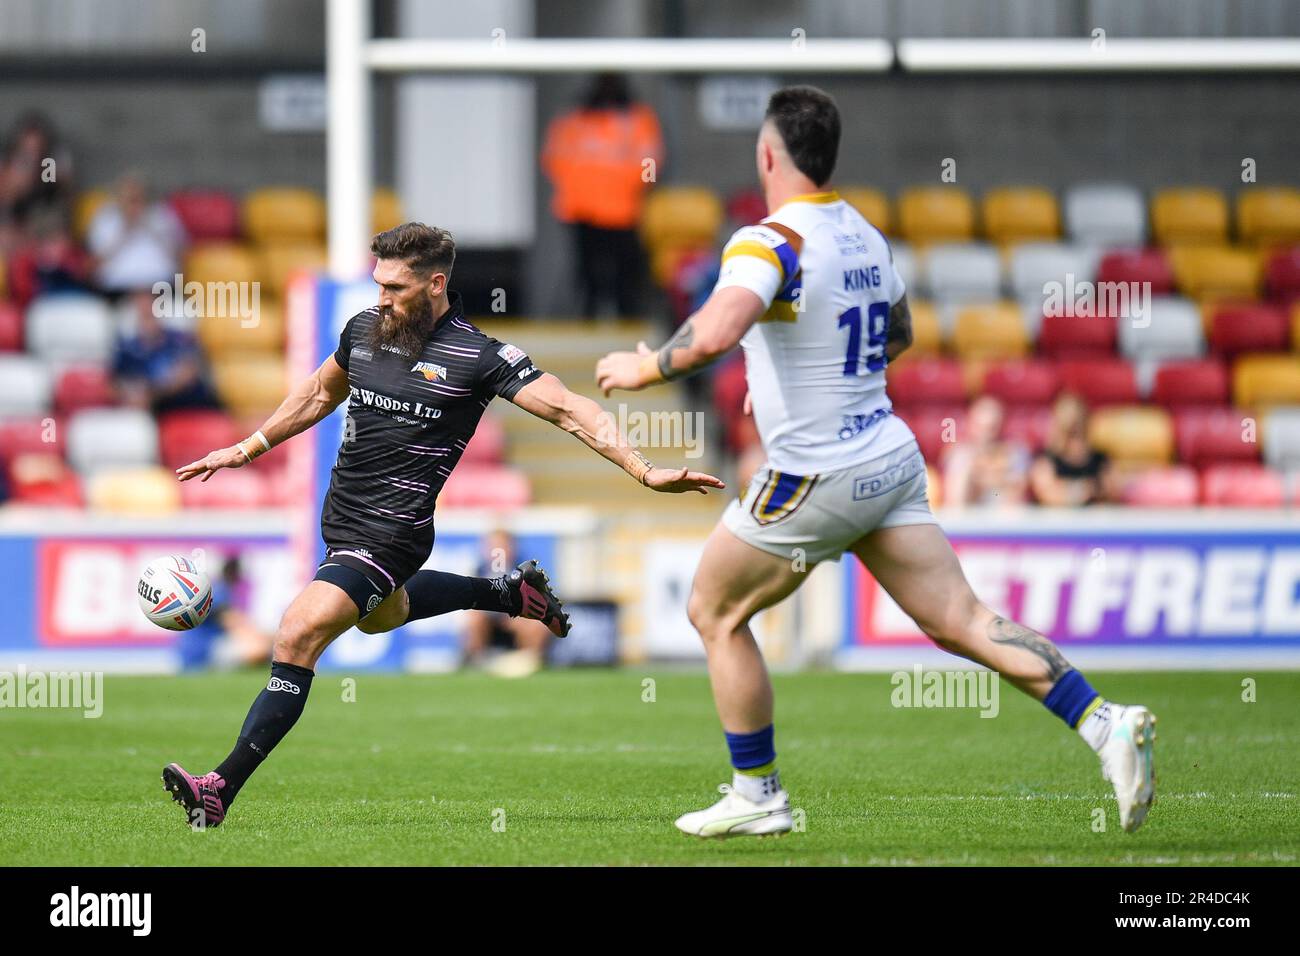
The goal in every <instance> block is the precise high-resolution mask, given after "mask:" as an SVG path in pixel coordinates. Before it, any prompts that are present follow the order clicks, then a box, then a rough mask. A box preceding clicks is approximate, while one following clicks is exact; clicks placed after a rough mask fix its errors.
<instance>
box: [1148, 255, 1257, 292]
mask: <svg viewBox="0 0 1300 956" xmlns="http://www.w3.org/2000/svg"><path fill="white" fill-rule="evenodd" d="M1169 259H1170V262H1171V263H1172V264H1173V268H1174V281H1175V283H1176V284H1177V286H1178V290H1179V291H1180V292H1182V293H1183V294H1184V295H1188V296H1191V297H1192V298H1194V299H1202V300H1204V299H1223V298H1236V299H1255V298H1258V296H1259V284H1260V275H1261V269H1260V261H1259V257H1258V256H1257V255H1256V254H1255V253H1253V252H1251V251H1250V250H1248V249H1235V248H1230V247H1227V246H1204V247H1201V246H1181V247H1177V248H1174V249H1171V250H1169Z"/></svg>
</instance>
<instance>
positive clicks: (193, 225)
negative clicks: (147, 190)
mask: <svg viewBox="0 0 1300 956" xmlns="http://www.w3.org/2000/svg"><path fill="white" fill-rule="evenodd" d="M167 201H168V203H170V205H171V207H172V211H173V212H175V213H176V216H177V218H179V219H180V221H181V225H183V226H184V227H185V232H186V233H188V235H189V237H190V241H191V242H200V241H204V240H224V239H238V238H239V203H238V202H237V201H236V200H235V197H234V196H231V195H230V194H229V193H224V192H221V191H220V190H216V189H183V190H180V191H178V192H174V193H172V194H171V196H170V197H168V199H167Z"/></svg>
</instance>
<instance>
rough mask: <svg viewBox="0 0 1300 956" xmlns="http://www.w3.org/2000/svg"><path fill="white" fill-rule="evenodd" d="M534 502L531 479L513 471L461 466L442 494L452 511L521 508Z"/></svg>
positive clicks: (446, 504) (442, 501) (442, 502)
mask: <svg viewBox="0 0 1300 956" xmlns="http://www.w3.org/2000/svg"><path fill="white" fill-rule="evenodd" d="M531 499H532V489H531V488H530V487H529V485H528V478H527V476H526V475H524V473H523V472H521V471H516V470H515V469H513V468H500V467H494V466H490V465H470V466H469V467H463V466H462V467H458V468H457V469H456V470H455V471H453V472H452V473H451V477H450V478H448V479H447V483H446V484H445V485H443V487H442V493H441V494H439V495H438V504H440V505H443V506H445V507H448V508H519V507H522V506H524V505H526V504H528V502H529V501H530V500H531Z"/></svg>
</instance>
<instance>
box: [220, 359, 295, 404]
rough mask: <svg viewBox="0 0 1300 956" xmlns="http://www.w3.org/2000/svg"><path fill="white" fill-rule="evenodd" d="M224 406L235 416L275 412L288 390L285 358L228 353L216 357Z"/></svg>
mask: <svg viewBox="0 0 1300 956" xmlns="http://www.w3.org/2000/svg"><path fill="white" fill-rule="evenodd" d="M212 377H213V381H214V384H215V385H216V388H217V395H218V396H219V397H220V398H221V403H222V404H223V405H224V406H225V407H226V408H228V409H229V410H230V411H231V412H232V413H234V414H235V415H251V414H255V413H258V412H268V413H269V412H271V411H272V410H274V409H275V408H276V406H278V405H279V404H280V402H282V401H283V400H284V396H285V394H286V392H287V390H288V386H287V377H286V373H285V364H284V358H283V357H282V356H279V355H272V354H268V353H265V352H225V353H223V354H221V355H216V356H213V357H212Z"/></svg>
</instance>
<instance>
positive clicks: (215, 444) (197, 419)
mask: <svg viewBox="0 0 1300 956" xmlns="http://www.w3.org/2000/svg"><path fill="white" fill-rule="evenodd" d="M250 433H251V432H249V431H244V430H242V429H241V428H240V427H239V424H238V423H237V422H236V421H235V420H234V419H233V418H231V417H230V416H229V415H227V414H226V413H225V412H221V411H216V410H215V409H194V410H186V411H177V412H169V413H167V414H166V415H164V416H163V417H162V419H161V420H160V421H159V422H158V446H159V452H160V458H161V460H162V463H163V465H164V466H165V467H167V468H173V469H174V468H179V467H180V466H181V465H187V464H189V463H190V462H192V461H197V460H198V459H200V458H202V457H203V456H204V455H206V454H207V453H208V452H210V451H212V450H213V449H216V448H226V447H228V446H230V445H233V444H234V443H235V442H237V441H239V439H241V438H246V437H248V435H249V434H250ZM258 464H259V465H260V464H261V462H259V463H258ZM204 484H211V482H204Z"/></svg>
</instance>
